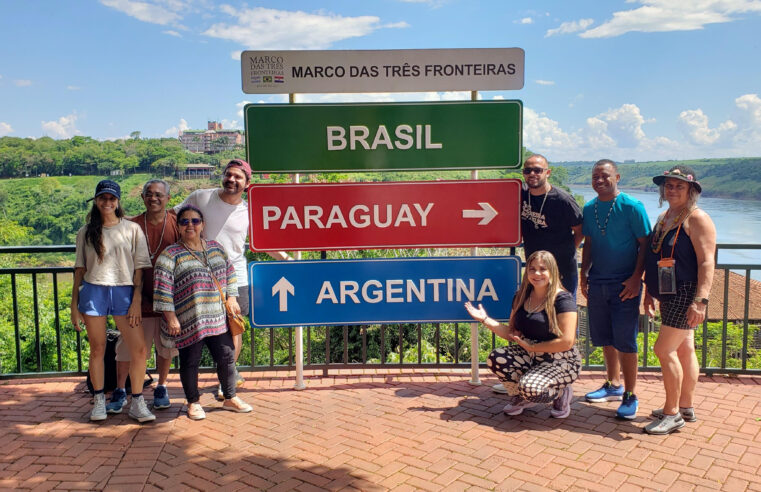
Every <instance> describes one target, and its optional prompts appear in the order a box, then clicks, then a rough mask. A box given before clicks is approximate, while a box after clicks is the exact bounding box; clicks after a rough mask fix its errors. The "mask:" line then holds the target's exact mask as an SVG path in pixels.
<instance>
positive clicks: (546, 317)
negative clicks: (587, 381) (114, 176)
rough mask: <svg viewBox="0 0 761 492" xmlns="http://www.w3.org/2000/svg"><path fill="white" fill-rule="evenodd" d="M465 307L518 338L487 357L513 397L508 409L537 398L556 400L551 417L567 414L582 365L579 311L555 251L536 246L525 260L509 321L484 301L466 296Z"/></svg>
mask: <svg viewBox="0 0 761 492" xmlns="http://www.w3.org/2000/svg"><path fill="white" fill-rule="evenodd" d="M465 309H467V311H468V314H470V315H471V316H472V317H473V319H475V320H476V321H479V322H481V323H483V324H484V325H485V326H486V327H487V328H489V329H490V330H491V331H493V332H494V333H495V334H496V335H497V336H499V337H502V338H504V339H506V340H510V341H513V342H515V343H516V345H509V346H507V347H501V348H498V349H495V350H494V351H493V352H492V353H491V354H490V355H489V359H488V360H487V361H486V364H487V366H488V367H489V369H490V370H491V371H492V372H493V373H494V374H496V376H497V377H498V378H499V379H500V381H501V382H502V385H503V386H504V387H505V389H506V390H507V394H508V396H509V397H510V400H509V401H508V403H507V405H505V408H504V412H505V413H506V414H507V415H519V414H521V413H522V412H523V410H524V409H525V408H528V407H532V406H534V405H535V404H538V403H550V402H552V409H551V410H550V414H551V415H552V416H553V417H555V418H558V419H564V418H566V417H568V415H570V413H571V402H572V400H573V388H572V383H573V382H574V381H576V379H577V378H578V377H579V372H580V371H581V356H580V355H579V352H578V350H577V349H576V346H575V345H574V343H575V341H576V321H577V311H576V302H575V301H574V300H573V296H572V295H571V294H570V293H569V292H568V291H566V290H564V289H563V287H562V285H561V283H560V275H559V273H558V266H557V263H556V261H555V258H554V257H553V256H552V254H551V253H549V252H547V251H536V252H534V253H533V254H532V255H531V256H529V257H528V260H526V272H525V274H524V275H523V281H522V282H521V286H520V288H519V289H518V292H517V294H516V295H515V298H514V299H513V307H512V311H511V312H510V321H509V323H508V324H507V325H504V324H502V323H500V322H498V321H497V320H494V319H492V318H490V317H489V315H488V314H487V313H486V311H485V310H484V308H483V306H481V305H479V306H478V308H476V307H474V306H473V305H472V304H471V303H470V302H466V303H465Z"/></svg>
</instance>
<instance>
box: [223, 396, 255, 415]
mask: <svg viewBox="0 0 761 492" xmlns="http://www.w3.org/2000/svg"><path fill="white" fill-rule="evenodd" d="M222 408H224V409H225V410H230V411H232V412H237V413H248V412H250V411H252V410H253V408H251V405H249V404H248V403H246V402H245V401H243V400H241V399H240V398H238V397H237V396H233V397H232V398H230V399H229V400H225V402H224V403H223V404H222Z"/></svg>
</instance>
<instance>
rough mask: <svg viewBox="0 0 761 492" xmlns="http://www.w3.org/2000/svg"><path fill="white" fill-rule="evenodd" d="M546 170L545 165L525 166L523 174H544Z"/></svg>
mask: <svg viewBox="0 0 761 492" xmlns="http://www.w3.org/2000/svg"><path fill="white" fill-rule="evenodd" d="M544 171H546V169H545V168H543V167H524V168H523V174H525V175H526V176H528V175H529V174H542V173H543V172H544Z"/></svg>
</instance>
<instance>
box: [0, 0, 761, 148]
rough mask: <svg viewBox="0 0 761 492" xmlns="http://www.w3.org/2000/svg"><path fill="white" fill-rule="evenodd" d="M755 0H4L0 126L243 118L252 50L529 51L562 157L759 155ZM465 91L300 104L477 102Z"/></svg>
mask: <svg viewBox="0 0 761 492" xmlns="http://www.w3.org/2000/svg"><path fill="white" fill-rule="evenodd" d="M760 33H761V0H609V1H605V2H601V1H596V0H579V1H573V2H569V1H563V0H547V1H539V2H537V1H528V0H493V1H491V0H489V1H478V0H362V1H356V0H345V1H321V2H320V1H315V0H304V1H290V0H278V1H273V0H269V1H250V2H236V1H229V2H214V1H211V0H145V1H136V0H77V1H61V0H33V1H18V0H0V136H12V137H22V138H25V137H31V138H38V137H41V136H49V137H52V138H56V139H65V138H70V137H72V136H75V135H83V136H90V137H93V138H96V139H100V140H105V139H119V138H128V137H129V135H130V133H132V132H134V131H139V132H141V135H142V136H143V137H176V136H177V135H178V132H179V131H181V130H183V129H205V128H206V123H207V121H209V120H216V121H221V122H222V123H223V125H224V127H225V128H241V129H242V128H243V127H244V122H243V116H242V108H243V106H244V105H245V104H247V103H250V102H253V103H256V102H265V103H277V102H286V101H287V96H285V95H259V94H244V93H243V92H242V90H241V68H240V52H241V51H242V50H247V49H251V50H288V49H300V50H304V49H315V50H331V49H335V50H361V49H389V50H391V49H427V48H512V47H517V48H522V49H523V50H525V57H526V58H525V85H524V87H523V89H521V90H514V91H485V92H480V93H479V98H481V99H484V100H490V99H519V100H521V101H523V105H524V121H523V143H524V145H525V146H526V147H527V148H528V149H530V150H531V151H533V152H538V153H542V154H544V155H545V156H547V157H548V159H549V160H550V161H552V162H562V161H577V160H586V161H589V160H597V159H601V158H611V159H614V160H617V161H624V160H636V161H649V160H667V159H694V158H706V157H757V156H759V155H761V61H760V60H761V57H760V56H759V53H760V52H761V34H760ZM469 99H470V93H469V92H447V93H444V92H438V93H436V92H434V93H414V94H407V93H401V94H400V93H384V94H351V95H347V94H304V95H298V96H297V102H346V101H357V102H362V101H381V102H386V101H402V100H404V101H435V100H469Z"/></svg>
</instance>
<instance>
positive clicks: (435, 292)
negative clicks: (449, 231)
mask: <svg viewBox="0 0 761 492" xmlns="http://www.w3.org/2000/svg"><path fill="white" fill-rule="evenodd" d="M520 266H521V261H520V258H518V257H516V256H501V257H482V256H479V257H446V258H384V259H373V260H315V261H265V262H253V263H250V264H249V266H248V268H249V280H250V282H249V299H250V301H251V308H252V309H251V325H252V326H254V327H270V326H299V325H343V324H352V325H356V324H384V323H431V322H444V321H449V322H456V321H472V318H471V317H470V316H469V315H468V313H467V312H466V311H465V308H464V307H463V304H464V303H465V301H472V302H474V303H476V305H477V304H478V303H481V304H483V305H484V308H486V310H487V311H488V313H489V316H490V317H492V318H494V319H502V320H505V319H507V318H508V317H509V315H510V305H511V302H512V299H513V295H514V294H515V292H516V290H517V289H518V285H519V282H520Z"/></svg>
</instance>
